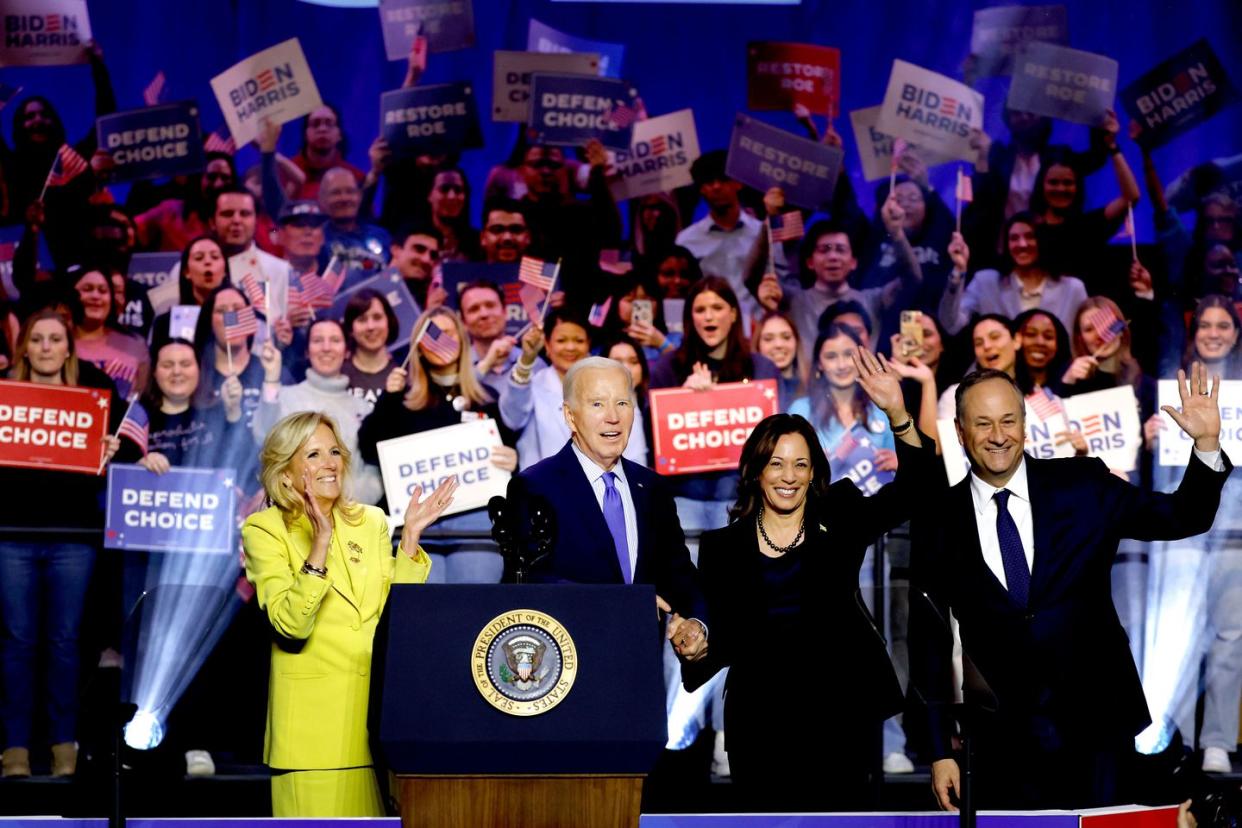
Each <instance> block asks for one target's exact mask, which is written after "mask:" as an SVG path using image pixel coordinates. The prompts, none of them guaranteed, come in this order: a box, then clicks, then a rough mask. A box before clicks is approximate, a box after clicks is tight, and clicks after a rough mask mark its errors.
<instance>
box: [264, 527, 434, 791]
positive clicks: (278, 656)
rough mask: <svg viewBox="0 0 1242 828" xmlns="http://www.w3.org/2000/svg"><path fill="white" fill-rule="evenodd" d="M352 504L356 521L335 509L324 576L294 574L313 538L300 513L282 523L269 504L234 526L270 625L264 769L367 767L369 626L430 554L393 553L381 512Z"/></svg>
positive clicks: (422, 577)
mask: <svg viewBox="0 0 1242 828" xmlns="http://www.w3.org/2000/svg"><path fill="white" fill-rule="evenodd" d="M361 508H362V509H363V510H364V513H363V518H362V521H361V522H360V523H358V525H356V526H353V525H350V524H349V523H348V522H346V520H345V518H344V516H342V515H341V513H340V511H339V510H337V511H335V512H334V518H335V523H336V527H335V530H334V531H333V533H332V545H331V547H330V548H329V550H328V560H327V568H328V577H327V578H320V577H318V576H316V575H308V574H303V573H302V572H301V568H302V564H303V563H305V561H306V558H307V556H308V555H309V554H310V549H311V537H312V535H311V524H310V520H309V518H307V517H306V516H305V515H302V516H300V517H299V518H298V519H297V520H295V521H293V523H292V525H290V526H286V525H285V521H284V517H283V515H282V514H281V512H280V510H279V509H277V508H276V507H275V506H272V507H269V508H268V509H265V510H263V511H262V512H256V513H255V514H253V515H251V516H250V517H248V518H247V519H246V523H245V525H243V526H242V542H243V544H244V546H245V550H246V577H247V578H248V579H249V580H250V582H251V583H253V584H254V587H255V590H256V592H257V593H258V597H259V606H260V607H262V608H263V609H264V610H265V611H266V612H267V617H268V619H269V621H270V622H271V624H272V628H273V629H274V630H275V632H276V636H275V637H274V640H273V644H272V670H271V678H270V683H269V689H268V702H267V733H266V736H265V738H264V750H263V759H264V761H265V762H266V763H267V764H268V765H269V766H270V767H273V768H280V769H289V770H311V769H316V770H327V769H333V768H353V767H362V766H365V765H370V764H371V751H370V748H369V747H368V746H367V701H368V690H369V685H370V675H371V644H372V641H373V640H374V637H375V628H376V626H377V625H378V623H379V617H380V613H381V612H383V610H384V604H385V602H386V601H387V600H388V591H389V588H390V587H391V586H392V584H393V582H394V581H395V582H396V583H416V584H421V583H424V582H425V581H426V580H427V574H428V573H429V572H430V571H431V559H430V558H428V557H427V554H426V553H425V552H424V551H423V549H422V548H421V547H419V549H418V550H417V552H416V554H415V555H414V557H413V558H411V557H410V556H409V555H407V554H405V552H404V550H398V552H397V555H396V557H395V558H394V557H393V555H392V552H391V550H392V542H391V541H390V540H389V535H388V521H387V519H386V518H385V516H384V513H383V512H382V511H381V510H380V509H378V508H376V507H374V506H363V507H361ZM351 557H353V558H358V560H357V561H356V562H355V561H352V560H350V558H351Z"/></svg>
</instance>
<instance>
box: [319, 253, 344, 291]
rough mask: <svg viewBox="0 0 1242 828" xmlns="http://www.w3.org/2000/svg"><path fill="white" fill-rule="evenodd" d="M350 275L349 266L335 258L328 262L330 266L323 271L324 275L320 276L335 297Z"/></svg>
mask: <svg viewBox="0 0 1242 828" xmlns="http://www.w3.org/2000/svg"><path fill="white" fill-rule="evenodd" d="M348 275H349V265H348V263H346V262H345V261H344V260H342V259H338V258H337V257H336V256H333V257H332V258H331V259H329V260H328V266H327V267H325V268H324V269H323V275H322V276H320V277H319V278H321V279H322V280H323V281H324V284H326V285H327V286H328V289H329V290H331V291H332V295H333V296H335V295H336V294H337V293H339V292H340V290H341V285H343V284H345V277H346V276H348Z"/></svg>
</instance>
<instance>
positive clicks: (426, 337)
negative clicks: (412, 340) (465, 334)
mask: <svg viewBox="0 0 1242 828" xmlns="http://www.w3.org/2000/svg"><path fill="white" fill-rule="evenodd" d="M418 347H420V348H422V349H423V350H424V351H426V352H427V353H428V354H431V355H432V356H438V357H440V359H444V360H453V359H457V347H458V343H457V339H456V337H453V336H450V335H449V334H448V332H446V331H445V330H444V329H443V328H441V327H440V326H439V325H437V324H436V321H435V320H434V319H432V320H430V321H428V322H427V329H426V330H424V331H423V335H422V338H420V339H419V340H418Z"/></svg>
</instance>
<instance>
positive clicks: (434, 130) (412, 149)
mask: <svg viewBox="0 0 1242 828" xmlns="http://www.w3.org/2000/svg"><path fill="white" fill-rule="evenodd" d="M380 134H381V135H383V136H384V140H386V141H387V142H388V148H389V149H391V150H392V151H393V154H394V155H417V154H421V153H435V152H443V151H445V150H455V149H473V148H477V147H481V146H483V133H482V132H481V131H480V129H479V111H478V108H477V107H476V106H475V103H474V89H473V88H472V87H471V85H470V84H468V83H443V84H439V85H436V86H415V87H411V88H410V89H397V90H395V91H393V92H385V93H384V94H382V95H380Z"/></svg>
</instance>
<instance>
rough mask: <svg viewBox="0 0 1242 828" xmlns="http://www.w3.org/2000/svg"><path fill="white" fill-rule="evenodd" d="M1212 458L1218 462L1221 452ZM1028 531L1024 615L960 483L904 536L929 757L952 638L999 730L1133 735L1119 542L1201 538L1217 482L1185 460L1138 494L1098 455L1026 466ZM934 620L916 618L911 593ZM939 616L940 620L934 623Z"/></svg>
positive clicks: (1050, 745) (936, 750)
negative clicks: (1117, 587) (989, 697)
mask: <svg viewBox="0 0 1242 828" xmlns="http://www.w3.org/2000/svg"><path fill="white" fill-rule="evenodd" d="M1222 457H1224V455H1223V454H1222ZM1023 462H1024V463H1025V464H1026V470H1027V479H1028V482H1029V490H1030V497H1031V512H1032V516H1033V523H1034V546H1035V555H1034V564H1033V566H1032V568H1031V587H1030V596H1029V600H1028V605H1027V607H1025V608H1020V607H1018V606H1017V605H1015V604H1014V603H1013V602H1012V601H1011V600H1010V598H1009V593H1008V591H1007V590H1006V589H1005V588H1004V587H1002V586H1001V584H1000V582H999V581H998V580H997V579H996V577H995V576H994V575H993V574H992V571H991V570H990V569H989V568H988V566H987V564H986V563H984V560H983V554H982V552H981V550H980V547H979V535H978V530H977V529H976V520H975V508H974V501H973V499H972V497H971V491H970V479H971V478H970V477H969V476H968V477H967V478H966V479H965V480H963V481H962V482H961V483H959V484H958V485H956V486H954V487H953V488H952V489H948V490H942V496H941V497H940V498H938V499H937V500H935V501H934V502H933V503H932V504H931V507H932V508H931V509H930V510H929V511H928V513H927V514H926V515H925V516H924V517H923V518H922V519H921V520H920V521H919V522H918V525H917V526H916V528H915V543H914V546H913V560H912V564H913V573H912V578H913V588H914V590H915V591H914V593H913V594H912V595H911V624H910V658H911V671H912V682H913V685H912V686H913V688H914V689H915V690H916V691H917V692H918V693H919V694H920V695H922V696H923V697H924V698H925V699H926V700H927V701H929V702H932V703H933V704H932V705H931V709H930V723H931V726H932V730H933V733H932V751H933V752H932V758H933V759H940V758H944V757H946V756H949V755H950V744H949V738H950V735H951V733H952V725H951V722H950V721H949V719H948V717H947V716H946V715H944V711H943V710H941V709H940V708H938V707H937V705H936V704H935V703H942V702H946V701H951V699H952V693H953V688H952V686H951V685H952V680H951V672H950V652H949V649H948V648H949V647H950V646H951V645H950V641H951V638H950V637H949V636H948V635H946V634H944V633H943V629H942V626H941V621H940V620H939V619H940V618H944V619H947V618H948V615H949V611H950V610H951V611H952V613H953V615H954V616H955V617H956V618H957V620H958V623H959V625H960V634H961V640H962V648H963V650H964V652H965V654H966V655H967V656H968V657H969V658H970V659H971V660H972V661H973V663H974V665H975V666H976V667H977V668H978V671H979V673H980V675H981V676H982V678H983V679H984V680H985V681H986V682H987V683H988V684H989V685H990V686H991V689H992V691H993V692H994V693H995V696H996V702H997V709H996V719H994V720H992V722H993V724H994V725H995V726H996V727H998V728H999V732H1000V733H1001V734H1022V735H1024V736H1029V737H1033V738H1035V739H1036V740H1038V742H1039V744H1041V745H1043V746H1044V747H1045V748H1047V749H1049V750H1052V749H1055V748H1056V747H1058V746H1059V745H1060V744H1063V743H1064V741H1065V739H1066V737H1073V736H1075V735H1077V736H1080V737H1082V738H1090V739H1093V740H1095V741H1096V742H1098V743H1103V741H1104V740H1105V739H1118V740H1120V739H1125V738H1127V737H1131V736H1134V735H1135V734H1137V733H1138V732H1139V731H1141V730H1142V729H1143V728H1144V727H1146V726H1147V725H1148V724H1149V723H1150V722H1151V716H1150V714H1149V712H1148V709H1147V701H1146V699H1145V698H1144V696H1143V688H1142V685H1141V684H1140V682H1139V676H1138V671H1137V670H1136V669H1135V666H1134V660H1133V659H1132V657H1131V655H1130V648H1129V643H1128V640H1127V638H1126V634H1125V631H1124V630H1123V629H1122V626H1121V622H1120V621H1119V619H1118V617H1117V611H1116V609H1115V608H1114V607H1113V601H1112V580H1111V570H1112V565H1113V558H1114V557H1115V556H1116V554H1117V544H1118V541H1119V540H1120V539H1121V538H1133V539H1136V540H1172V539H1176V538H1184V537H1189V536H1191V535H1197V534H1200V533H1202V532H1206V531H1207V530H1208V529H1209V528H1210V527H1211V525H1212V521H1213V519H1214V518H1215V515H1216V509H1217V506H1218V505H1219V503H1220V492H1221V487H1222V486H1223V485H1224V483H1225V479H1226V478H1227V477H1228V475H1229V471H1230V470H1232V468H1233V466H1232V464H1231V463H1230V462H1229V459H1228V458H1227V457H1225V458H1224V463H1225V472H1224V473H1217V472H1215V471H1213V470H1211V469H1209V468H1208V467H1207V466H1206V465H1204V464H1203V462H1202V461H1200V460H1199V459H1198V458H1196V457H1192V459H1191V461H1190V464H1189V466H1187V468H1186V474H1185V476H1184V477H1183V479H1182V483H1181V485H1180V486H1179V488H1178V489H1177V491H1176V492H1173V493H1170V494H1163V493H1160V492H1150V491H1146V490H1143V489H1139V488H1137V487H1135V486H1132V485H1130V484H1129V483H1127V482H1125V481H1123V480H1121V479H1119V478H1117V477H1116V476H1114V475H1112V474H1110V473H1109V471H1108V468H1107V467H1106V466H1105V465H1104V463H1103V462H1102V461H1101V460H1099V459H1094V458H1068V459H1061V460H1036V459H1033V458H1031V457H1029V456H1028V457H1026V458H1025V459H1024V461H1023ZM921 591H925V592H926V593H927V595H928V596H930V598H931V601H932V603H933V604H934V606H935V608H936V611H935V612H932V611H931V610H930V609H925V608H926V604H925V603H920V600H919V597H920V596H919V593H920V592H921ZM937 616H939V617H937Z"/></svg>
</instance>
